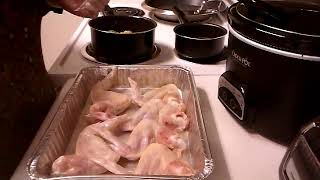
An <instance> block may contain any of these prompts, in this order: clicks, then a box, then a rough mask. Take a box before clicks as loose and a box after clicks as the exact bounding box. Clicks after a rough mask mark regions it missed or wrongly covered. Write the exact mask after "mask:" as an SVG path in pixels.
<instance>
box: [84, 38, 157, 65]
mask: <svg viewBox="0 0 320 180" xmlns="http://www.w3.org/2000/svg"><path fill="white" fill-rule="evenodd" d="M160 51H161V50H160V48H159V47H158V46H157V45H154V46H153V52H152V53H151V54H148V55H146V56H143V57H140V58H134V59H133V58H131V57H128V59H107V58H104V57H95V55H94V50H93V48H92V46H91V43H87V44H86V45H85V46H83V47H82V48H81V55H82V56H83V57H84V58H85V60H87V61H90V62H92V63H97V64H105V65H110V64H114V65H121V64H138V63H142V62H145V61H148V60H151V59H153V58H155V57H157V56H158V55H159V54H160Z"/></svg>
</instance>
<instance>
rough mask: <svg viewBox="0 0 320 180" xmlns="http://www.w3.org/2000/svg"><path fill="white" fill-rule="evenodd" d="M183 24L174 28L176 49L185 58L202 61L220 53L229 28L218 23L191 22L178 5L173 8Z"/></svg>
mask: <svg viewBox="0 0 320 180" xmlns="http://www.w3.org/2000/svg"><path fill="white" fill-rule="evenodd" d="M172 10H173V12H174V13H175V14H176V15H177V16H178V18H179V21H180V23H181V24H179V25H177V26H176V27H175V28H174V32H175V34H176V39H175V51H176V53H177V54H178V56H180V57H181V58H183V59H186V60H191V61H196V62H202V61H206V62H207V61H208V60H210V59H212V58H213V57H215V56H217V55H220V54H221V53H222V51H223V49H224V41H225V37H226V35H227V30H226V29H225V28H223V27H222V26H219V25H216V24H206V23H190V22H189V20H188V18H187V17H186V15H185V13H184V12H183V11H181V10H180V9H179V8H178V7H176V6H175V7H173V8H172Z"/></svg>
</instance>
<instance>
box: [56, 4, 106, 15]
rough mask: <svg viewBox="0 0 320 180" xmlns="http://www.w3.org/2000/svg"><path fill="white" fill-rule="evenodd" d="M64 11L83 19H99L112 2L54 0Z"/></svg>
mask: <svg viewBox="0 0 320 180" xmlns="http://www.w3.org/2000/svg"><path fill="white" fill-rule="evenodd" d="M54 1H55V2H54V3H55V4H56V5H58V6H60V7H61V8H63V9H64V10H66V11H68V12H70V13H72V14H74V15H77V16H82V17H91V18H93V17H97V16H98V14H99V12H100V11H102V10H103V9H104V7H105V5H106V4H108V3H109V1H110V0H54Z"/></svg>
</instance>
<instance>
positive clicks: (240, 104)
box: [218, 72, 246, 121]
mask: <svg viewBox="0 0 320 180" xmlns="http://www.w3.org/2000/svg"><path fill="white" fill-rule="evenodd" d="M230 78H232V75H231V72H225V73H224V74H222V75H221V77H220V78H219V85H218V88H219V89H218V98H219V100H220V101H221V102H222V104H223V105H224V106H225V107H226V108H227V109H228V110H229V111H231V112H232V113H233V114H234V115H235V116H236V117H237V118H238V119H239V120H241V121H242V120H244V115H245V110H246V108H245V105H246V104H245V93H246V90H245V88H243V87H242V86H241V84H235V83H234V82H233V81H232V80H231V79H230Z"/></svg>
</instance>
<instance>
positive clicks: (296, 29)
mask: <svg viewBox="0 0 320 180" xmlns="http://www.w3.org/2000/svg"><path fill="white" fill-rule="evenodd" d="M250 1H251V2H255V3H243V2H242V3H240V4H238V6H237V12H238V13H239V15H240V16H242V17H243V18H244V19H246V20H249V21H252V22H255V23H257V24H260V25H265V26H269V28H273V29H275V28H278V30H279V31H281V30H282V31H287V32H291V33H298V34H305V35H314V36H320V26H315V24H314V23H316V22H317V21H319V18H320V4H317V3H312V2H308V1H288V0H287V1H263V0H260V1H257V2H256V1H254V0H248V1H244V2H250ZM240 2H241V1H240ZM259 2H260V3H259Z"/></svg>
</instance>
